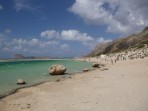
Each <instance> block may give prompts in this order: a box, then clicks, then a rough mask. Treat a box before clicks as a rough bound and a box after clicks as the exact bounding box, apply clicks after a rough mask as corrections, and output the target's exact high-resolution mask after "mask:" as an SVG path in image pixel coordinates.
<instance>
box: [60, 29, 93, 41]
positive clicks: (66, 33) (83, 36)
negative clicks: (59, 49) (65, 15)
mask: <svg viewBox="0 0 148 111" xmlns="http://www.w3.org/2000/svg"><path fill="white" fill-rule="evenodd" d="M61 39H63V40H75V41H80V42H87V41H93V40H94V38H93V37H90V36H88V35H87V33H80V32H79V31H77V30H63V31H62V32H61Z"/></svg>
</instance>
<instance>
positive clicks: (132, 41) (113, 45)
mask: <svg viewBox="0 0 148 111" xmlns="http://www.w3.org/2000/svg"><path fill="white" fill-rule="evenodd" d="M144 44H148V27H146V28H145V29H144V30H143V31H142V32H140V33H138V34H132V35H130V36H128V37H125V38H119V39H116V40H113V41H111V42H109V43H104V44H99V45H97V46H96V47H95V49H94V50H93V51H92V52H91V53H89V54H88V55H87V56H98V55H100V54H107V53H112V52H117V51H121V50H125V49H128V48H141V47H144Z"/></svg>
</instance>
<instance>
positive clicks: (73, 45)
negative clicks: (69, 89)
mask: <svg viewBox="0 0 148 111" xmlns="http://www.w3.org/2000/svg"><path fill="white" fill-rule="evenodd" d="M146 26H148V0H0V58H8V57H13V55H14V54H16V53H19V54H23V55H26V56H54V57H74V56H81V55H85V54H87V53H88V52H89V51H91V50H92V49H93V48H94V47H95V46H96V44H99V43H104V42H108V41H111V40H113V39H115V38H118V37H124V36H126V35H128V34H132V33H137V32H138V31H141V30H142V29H143V28H144V27H146Z"/></svg>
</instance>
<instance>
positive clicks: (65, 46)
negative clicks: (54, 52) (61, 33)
mask: <svg viewBox="0 0 148 111" xmlns="http://www.w3.org/2000/svg"><path fill="white" fill-rule="evenodd" d="M60 48H61V49H62V50H64V51H70V46H69V45H68V44H61V45H60Z"/></svg>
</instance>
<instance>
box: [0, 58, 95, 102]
mask: <svg viewBox="0 0 148 111" xmlns="http://www.w3.org/2000/svg"><path fill="white" fill-rule="evenodd" d="M55 60H58V59H55ZM60 60H67V59H60ZM68 60H72V59H68ZM74 61H81V60H74ZM85 62H90V63H93V62H91V61H85ZM92 70H94V69H92V68H91V69H89V71H92ZM82 73H85V72H83V71H75V72H73V73H70V74H68V73H67V74H64V75H61V77H60V79H59V78H58V79H55V80H47V81H41V82H37V83H33V84H30V85H24V86H23V85H22V86H21V85H20V87H18V88H15V89H12V90H11V91H8V92H6V93H4V94H0V100H1V99H3V98H5V97H7V96H10V95H12V94H15V93H17V91H18V90H20V89H25V88H29V87H34V86H38V85H41V84H44V83H46V82H57V81H61V80H65V79H67V77H66V76H68V78H69V77H72V76H74V75H77V74H82Z"/></svg>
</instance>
